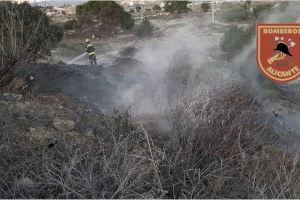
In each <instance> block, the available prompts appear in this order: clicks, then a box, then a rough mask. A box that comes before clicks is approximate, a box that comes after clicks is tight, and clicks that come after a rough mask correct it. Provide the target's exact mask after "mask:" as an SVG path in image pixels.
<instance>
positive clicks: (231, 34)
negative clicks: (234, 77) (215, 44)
mask: <svg viewBox="0 0 300 200" xmlns="http://www.w3.org/2000/svg"><path fill="white" fill-rule="evenodd" d="M254 30H255V29H254V26H250V27H248V28H246V29H243V28H240V27H238V26H231V27H230V28H229V29H228V30H227V31H226V32H225V34H224V36H223V39H222V42H221V49H222V50H223V51H224V52H226V53H227V54H228V55H229V56H230V57H233V56H234V55H236V54H237V53H238V52H240V51H241V49H242V48H243V47H244V46H245V45H246V44H247V43H249V42H250V40H251V38H252V36H253V35H254Z"/></svg>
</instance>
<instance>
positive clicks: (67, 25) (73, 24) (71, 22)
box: [64, 19, 78, 30]
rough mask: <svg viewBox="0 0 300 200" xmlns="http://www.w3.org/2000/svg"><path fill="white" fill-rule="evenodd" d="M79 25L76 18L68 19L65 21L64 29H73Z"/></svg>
mask: <svg viewBox="0 0 300 200" xmlns="http://www.w3.org/2000/svg"><path fill="white" fill-rule="evenodd" d="M77 25H78V22H77V20H76V19H71V20H68V21H66V22H65V23H64V29H65V30H73V29H75V28H76V26H77Z"/></svg>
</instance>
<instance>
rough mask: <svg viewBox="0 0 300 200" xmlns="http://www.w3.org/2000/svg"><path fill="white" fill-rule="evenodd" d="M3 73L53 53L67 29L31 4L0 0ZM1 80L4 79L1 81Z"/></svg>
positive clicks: (0, 51)
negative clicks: (51, 22) (17, 65)
mask: <svg viewBox="0 0 300 200" xmlns="http://www.w3.org/2000/svg"><path fill="white" fill-rule="evenodd" d="M0 13H1V14H0V75H1V76H3V75H4V74H6V73H8V72H10V71H11V70H12V69H13V68H14V66H15V65H16V64H19V63H20V64H21V63H26V62H33V61H36V60H37V59H40V58H44V57H46V56H47V55H49V53H50V49H51V47H53V46H54V45H56V44H57V43H58V42H59V41H60V40H61V39H62V37H63V29H62V27H59V26H57V25H52V24H50V20H49V18H48V17H47V16H46V15H45V14H44V13H42V12H41V11H40V10H39V9H38V8H37V7H32V6H31V5H30V4H28V3H22V4H17V3H12V2H9V1H2V2H0ZM0 81H1V80H0Z"/></svg>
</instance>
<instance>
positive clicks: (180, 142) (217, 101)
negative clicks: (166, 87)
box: [0, 85, 300, 198]
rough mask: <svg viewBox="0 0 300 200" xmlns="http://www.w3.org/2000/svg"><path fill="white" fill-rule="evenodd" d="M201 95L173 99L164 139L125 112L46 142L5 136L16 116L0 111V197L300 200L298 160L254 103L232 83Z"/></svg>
mask: <svg viewBox="0 0 300 200" xmlns="http://www.w3.org/2000/svg"><path fill="white" fill-rule="evenodd" d="M200 97H201V95H200V96H198V97H197V98H191V96H186V97H185V98H184V97H183V98H182V99H181V100H180V101H178V104H177V105H176V107H174V108H173V110H171V112H170V113H169V119H170V122H171V125H172V126H171V127H172V129H171V131H170V133H164V135H163V136H161V134H162V133H159V132H157V133H152V134H151V135H150V134H148V132H147V130H145V129H144V128H143V126H142V125H140V124H137V123H136V122H135V120H134V119H133V117H132V115H131V114H130V113H129V112H128V111H114V112H112V113H110V114H108V115H101V118H98V124H97V126H96V127H95V128H94V129H93V131H92V134H86V135H84V134H79V135H78V134H71V133H70V134H66V133H58V132H55V133H54V132H53V134H52V139H48V140H43V141H34V140H30V138H32V137H31V134H30V133H28V132H24V130H23V129H16V131H5V130H6V128H7V127H8V126H9V127H10V128H12V126H14V124H10V123H9V122H8V121H9V120H10V121H13V118H14V115H15V114H14V113H10V112H9V111H5V110H3V108H2V105H1V104H0V109H1V110H3V111H5V113H6V114H5V115H3V114H2V115H1V120H0V123H1V129H2V130H3V131H2V133H1V135H0V140H1V145H0V174H1V176H0V196H1V197H3V198H297V197H299V192H298V191H299V189H298V188H299V186H300V185H299V180H298V179H299V178H298V177H299V169H300V168H299V161H298V160H299V159H298V156H296V155H294V154H290V153H286V152H284V151H283V150H281V149H280V148H278V146H276V145H277V141H280V137H279V136H278V135H277V134H275V130H274V129H273V126H272V125H271V124H270V121H269V119H268V118H266V116H265V115H264V114H263V106H262V104H261V102H260V101H259V100H257V99H255V98H254V97H253V95H252V94H251V93H249V92H247V90H245V88H243V87H241V86H237V85H230V86H227V87H225V88H224V89H223V90H213V91H210V92H208V93H206V94H205V98H200ZM73 110H74V109H73ZM94 118H97V115H96V114H95V116H94ZM15 125H16V124H15ZM82 126H84V125H83V124H82ZM88 126H91V124H88ZM9 130H11V129H9ZM37 130H38V129H37ZM48 131H50V132H51V131H54V130H52V129H51V128H50V127H48Z"/></svg>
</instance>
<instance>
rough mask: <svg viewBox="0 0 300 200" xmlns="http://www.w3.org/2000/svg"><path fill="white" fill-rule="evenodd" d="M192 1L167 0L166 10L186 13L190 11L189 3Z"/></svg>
mask: <svg viewBox="0 0 300 200" xmlns="http://www.w3.org/2000/svg"><path fill="white" fill-rule="evenodd" d="M189 3H190V2H188V1H166V2H165V11H166V12H170V13H178V14H181V13H186V12H188V11H190V9H189V8H188V7H187V5H188V4H189Z"/></svg>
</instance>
